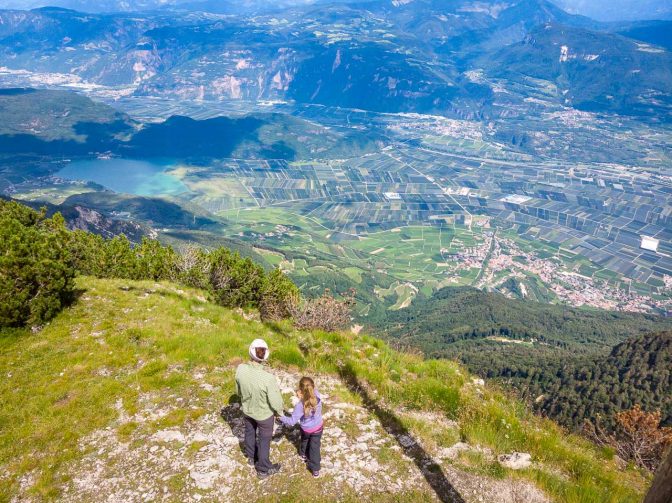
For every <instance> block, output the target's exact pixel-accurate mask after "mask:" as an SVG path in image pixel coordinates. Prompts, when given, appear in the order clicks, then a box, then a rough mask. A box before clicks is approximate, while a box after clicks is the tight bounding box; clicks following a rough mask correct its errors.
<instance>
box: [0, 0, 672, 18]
mask: <svg viewBox="0 0 672 503" xmlns="http://www.w3.org/2000/svg"><path fill="white" fill-rule="evenodd" d="M411 1H412V0H411ZM411 1H407V2H392V1H390V3H396V4H404V3H411ZM337 2H338V3H348V2H352V3H355V0H340V2H339V0H277V1H274V2H268V1H265V0H238V1H233V0H7V1H6V2H4V5H5V7H6V8H11V9H34V8H38V7H46V6H57V7H65V8H68V9H75V10H81V11H84V12H137V11H143V10H156V9H187V10H195V11H196V10H200V11H206V12H216V13H226V14H232V13H241V12H264V11H274V10H279V9H283V8H287V7H297V6H305V5H314V4H324V3H337ZM487 3H489V2H483V1H480V2H473V5H474V6H475V7H476V8H478V7H479V6H484V5H487ZM554 3H556V4H557V5H558V6H560V7H562V8H563V9H565V10H567V11H568V12H572V13H576V14H581V15H583V16H588V17H591V18H594V19H597V20H599V21H624V20H638V19H648V20H651V19H670V18H672V7H671V6H670V5H669V2H666V1H664V0H639V1H633V0H608V1H607V0H554ZM502 4H503V3H502Z"/></svg>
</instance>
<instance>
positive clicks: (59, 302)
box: [0, 200, 352, 330]
mask: <svg viewBox="0 0 672 503" xmlns="http://www.w3.org/2000/svg"><path fill="white" fill-rule="evenodd" d="M78 274H81V275H89V276H96V277H99V278H120V279H129V280H152V281H162V280H169V281H174V282H178V283H181V284H183V285H186V286H190V287H194V288H199V289H203V290H205V291H207V292H208V293H209V295H210V297H211V298H212V300H213V301H214V302H216V303H217V304H219V305H222V306H225V307H242V308H253V309H258V310H259V312H260V315H261V318H262V319H263V320H264V321H275V320H280V319H285V318H296V319H297V320H300V321H299V323H298V325H299V327H298V328H325V329H330V330H333V329H335V328H338V327H340V326H342V325H345V324H346V323H347V322H349V320H350V307H351V305H352V301H351V299H349V298H346V299H343V300H340V299H335V298H333V296H331V295H330V294H328V293H327V294H326V295H322V296H321V297H319V298H318V299H302V298H301V295H300V292H299V289H298V288H297V286H296V285H295V284H294V283H293V282H292V281H291V280H290V279H289V278H288V277H287V276H286V275H285V274H284V273H283V272H282V271H280V270H279V269H274V270H272V271H270V272H267V271H265V270H264V268H263V267H261V266H260V265H258V264H255V263H254V262H253V261H252V260H251V259H250V258H243V257H241V256H240V255H239V254H238V253H237V252H232V251H231V250H229V249H228V248H224V247H219V248H216V249H214V250H205V249H202V248H197V247H188V248H187V249H186V250H184V251H183V252H182V253H178V252H177V251H175V250H174V249H173V248H172V247H171V246H164V245H162V244H161V243H160V242H159V241H157V240H154V239H148V238H146V237H145V238H143V239H142V241H141V242H140V243H133V242H131V241H129V240H128V239H127V238H126V236H124V235H119V236H115V237H113V238H104V237H102V236H99V235H96V234H92V233H90V232H87V231H82V230H74V231H71V230H68V229H67V227H66V223H65V220H64V218H63V217H62V216H61V215H60V214H59V213H56V214H54V215H53V216H52V217H50V218H48V217H47V216H46V211H45V210H42V211H35V210H33V209H31V208H28V207H27V206H24V205H22V204H20V203H18V202H16V201H5V200H0V327H23V326H31V327H39V326H41V325H43V324H44V323H46V322H48V321H49V320H51V319H52V318H53V317H54V316H55V315H56V314H58V312H60V311H61V310H62V309H63V308H64V307H66V306H68V305H69V304H70V303H72V302H73V301H74V300H75V296H76V295H75V277H76V276H77V275H78ZM325 305H326V309H331V311H330V316H329V317H324V311H325ZM318 313H320V314H318ZM327 319H328V321H329V323H328V325H329V326H325V323H324V320H327Z"/></svg>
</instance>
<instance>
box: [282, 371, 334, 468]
mask: <svg viewBox="0 0 672 503" xmlns="http://www.w3.org/2000/svg"><path fill="white" fill-rule="evenodd" d="M296 394H297V396H298V397H299V401H298V402H297V404H296V405H295V406H294V412H293V413H292V415H291V417H287V416H281V417H280V421H281V422H282V424H284V425H285V426H294V425H295V424H296V423H299V425H300V426H301V447H300V449H299V455H300V456H301V459H303V460H304V461H305V462H306V465H307V466H308V470H310V471H311V472H312V474H313V477H319V476H320V462H321V456H320V443H321V441H322V429H323V427H324V423H323V422H322V398H321V397H320V393H319V391H317V390H316V389H315V382H314V381H313V380H312V379H311V378H310V377H302V378H301V380H300V381H299V389H298V391H297V392H296Z"/></svg>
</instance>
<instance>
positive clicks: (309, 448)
mask: <svg viewBox="0 0 672 503" xmlns="http://www.w3.org/2000/svg"><path fill="white" fill-rule="evenodd" d="M321 443H322V430H320V431H316V432H315V433H306V432H304V431H303V430H301V447H299V454H300V455H301V456H304V457H305V458H306V461H307V465H308V469H309V470H310V471H311V472H319V471H320V463H321V462H322V456H321V454H320V444H321Z"/></svg>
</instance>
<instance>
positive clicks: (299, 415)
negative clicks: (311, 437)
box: [280, 390, 323, 433]
mask: <svg viewBox="0 0 672 503" xmlns="http://www.w3.org/2000/svg"><path fill="white" fill-rule="evenodd" d="M315 396H316V397H317V407H315V410H314V411H313V412H311V414H310V416H308V417H306V416H304V414H303V402H302V401H301V400H299V401H298V402H297V404H296V405H295V406H294V412H292V416H291V417H287V416H281V417H280V421H281V422H282V424H284V425H285V426H294V425H295V424H296V423H299V425H300V426H301V429H302V430H303V431H304V432H305V433H315V432H316V431H320V430H321V429H322V426H323V422H322V397H321V396H320V392H319V391H317V390H315Z"/></svg>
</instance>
